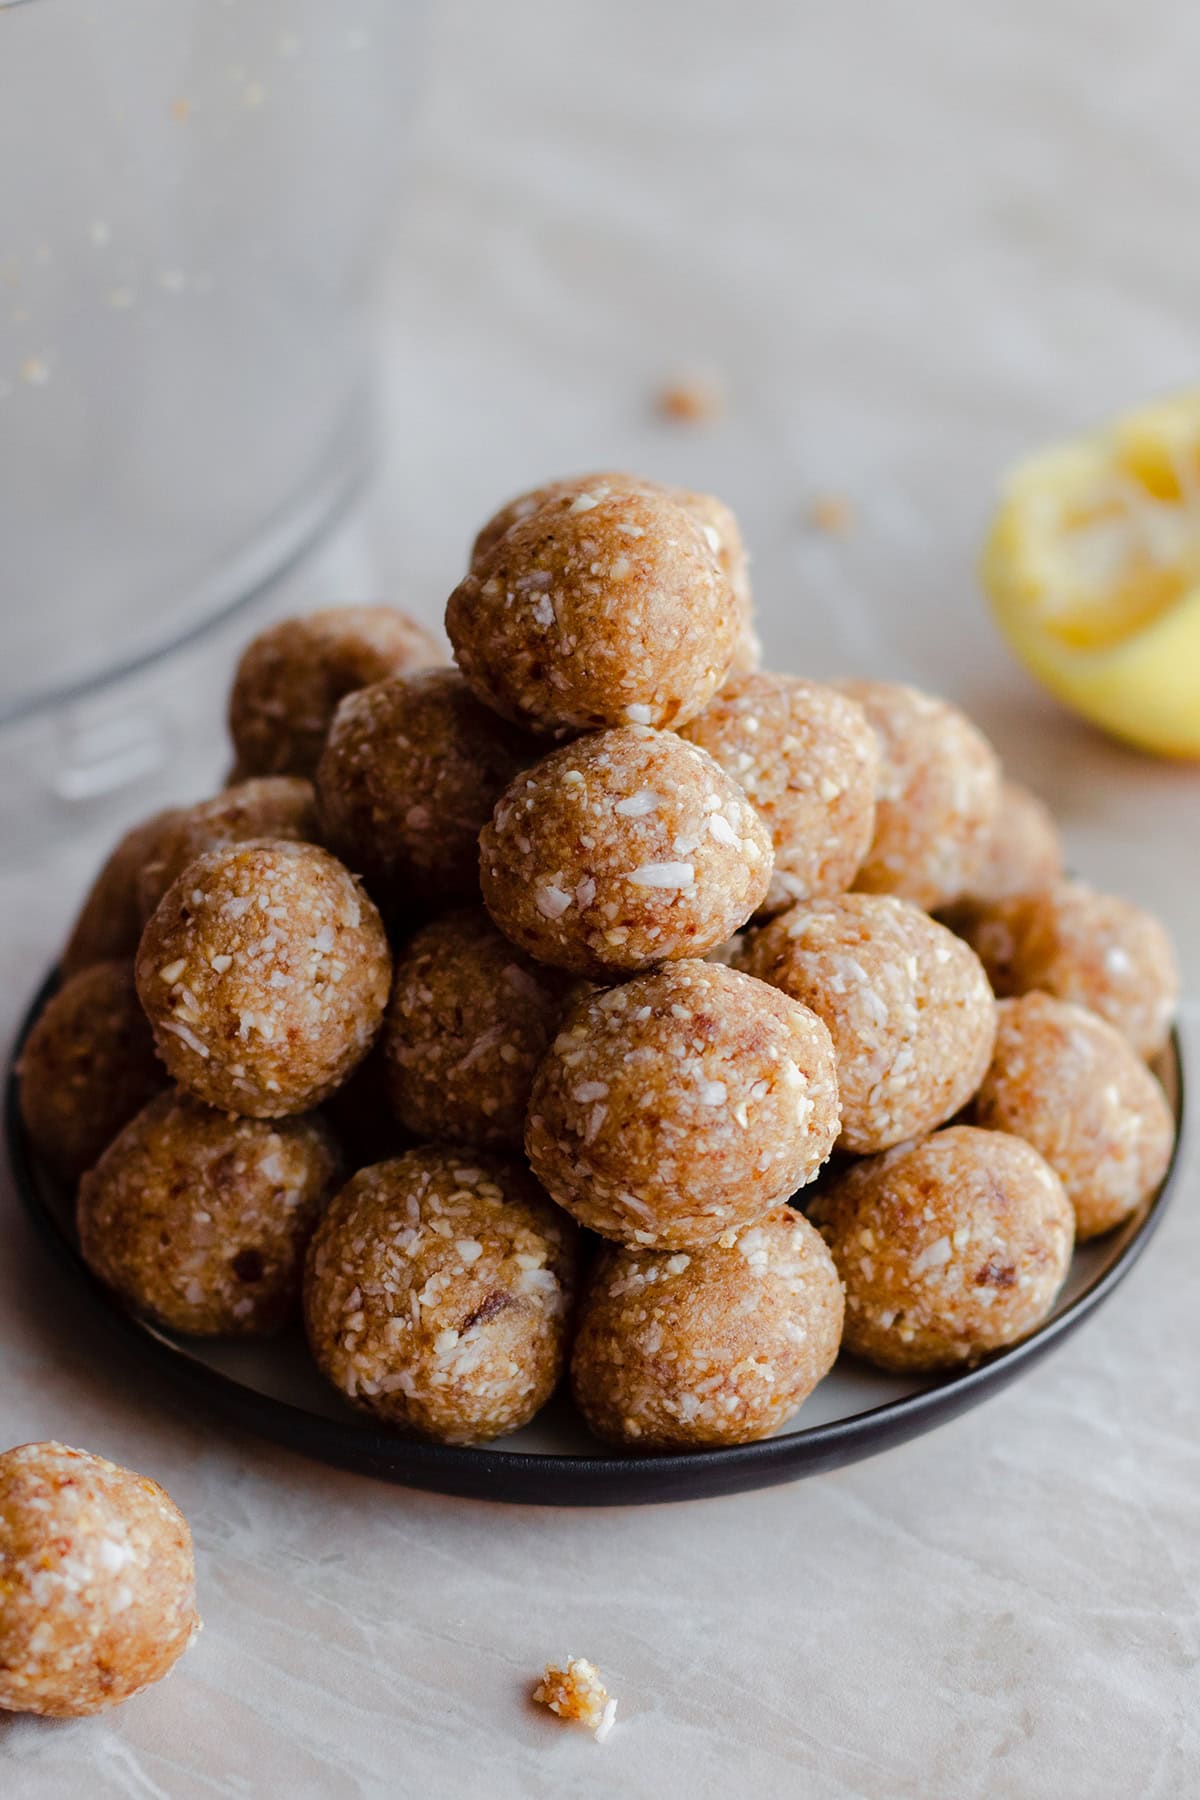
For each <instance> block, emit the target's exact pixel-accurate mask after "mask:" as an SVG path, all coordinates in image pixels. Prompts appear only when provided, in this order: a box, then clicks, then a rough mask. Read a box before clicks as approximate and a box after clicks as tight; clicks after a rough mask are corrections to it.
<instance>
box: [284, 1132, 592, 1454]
mask: <svg viewBox="0 0 1200 1800" xmlns="http://www.w3.org/2000/svg"><path fill="white" fill-rule="evenodd" d="M576 1261H577V1246H576V1238H575V1232H574V1228H573V1227H572V1225H571V1223H570V1221H569V1220H568V1219H567V1218H566V1217H565V1216H564V1215H563V1214H562V1213H560V1212H559V1211H558V1210H557V1209H556V1208H555V1207H553V1206H551V1204H550V1202H549V1201H548V1200H547V1199H546V1196H545V1195H544V1194H543V1193H542V1192H541V1191H540V1190H539V1188H538V1187H537V1186H536V1184H535V1183H534V1182H533V1181H532V1180H531V1179H530V1177H529V1175H528V1173H527V1172H526V1171H525V1170H524V1169H523V1168H521V1167H520V1166H518V1164H516V1163H515V1162H505V1161H501V1160H500V1159H499V1158H496V1157H489V1156H478V1155H475V1154H474V1153H472V1152H470V1151H467V1150H456V1149H429V1148H426V1149H422V1150H410V1151H408V1152H407V1153H406V1154H405V1155H403V1156H398V1157H395V1158H394V1159H393V1160H392V1161H391V1162H384V1163H377V1164H376V1165H375V1166H374V1167H373V1168H370V1169H362V1170H360V1172H359V1173H358V1174H357V1175H355V1176H354V1178H353V1180H351V1181H350V1182H349V1183H348V1184H347V1185H346V1187H344V1188H343V1189H342V1192H341V1193H340V1194H339V1195H338V1197H337V1199H336V1200H335V1201H334V1202H333V1204H332V1206H330V1208H329V1210H328V1212H327V1213H326V1214H325V1217H324V1219H323V1220H322V1221H321V1225H320V1227H319V1229H318V1231H317V1234H316V1236H315V1237H314V1239H313V1242H312V1248H311V1250H310V1251H309V1256H308V1269H307V1273H306V1277H305V1286H304V1310H305V1318H306V1321H307V1325H308V1340H309V1343H310V1345H311V1346H312V1352H313V1355H314V1357H315V1358H316V1360H317V1363H318V1364H319V1366H320V1368H321V1370H322V1371H323V1373H324V1374H325V1375H326V1376H327V1377H328V1378H329V1380H330V1381H331V1382H332V1383H333V1385H334V1386H335V1387H336V1388H339V1389H340V1390H341V1392H342V1393H343V1394H345V1396H346V1397H347V1399H349V1400H351V1401H353V1403H354V1404H355V1405H356V1406H358V1407H361V1408H363V1409H364V1410H365V1411H367V1412H370V1413H374V1414H375V1415H376V1416H377V1417H378V1418H381V1419H386V1420H387V1421H388V1422H389V1423H390V1424H394V1425H399V1426H401V1427H402V1428H403V1429H404V1430H406V1431H411V1432H414V1433H416V1434H417V1435H419V1436H421V1437H427V1438H435V1439H441V1440H443V1441H445V1442H447V1443H468V1442H471V1441H473V1440H479V1439H485V1438H493V1437H498V1436H500V1434H501V1433H502V1432H506V1431H515V1430H516V1429H517V1428H518V1426H520V1425H524V1424H525V1423H526V1422H527V1421H528V1420H529V1419H531V1418H532V1417H533V1415H534V1413H536V1412H537V1411H538V1409H539V1408H540V1407H541V1406H542V1405H544V1403H545V1402H546V1401H547V1400H548V1399H549V1398H550V1395H551V1393H552V1392H553V1391H554V1388H555V1387H556V1385H557V1383H558V1379H559V1376H560V1374H561V1373H562V1368H563V1363H564V1360H565V1355H566V1342H567V1323H568V1313H569V1310H570V1306H571V1302H572V1299H573V1297H574V1291H575V1274H576Z"/></svg>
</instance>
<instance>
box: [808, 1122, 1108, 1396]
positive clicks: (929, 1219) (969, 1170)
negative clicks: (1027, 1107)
mask: <svg viewBox="0 0 1200 1800" xmlns="http://www.w3.org/2000/svg"><path fill="white" fill-rule="evenodd" d="M809 1217H810V1218H811V1219H812V1221H813V1223H814V1225H816V1226H817V1227H818V1229H819V1230H820V1232H821V1235H822V1237H823V1238H824V1239H825V1242H826V1243H827V1244H828V1245H829V1248H830V1250H831V1251H832V1253H833V1260H834V1262H835V1263H836V1264H837V1269H838V1274H839V1275H840V1276H841V1278H842V1281H843V1283H844V1284H845V1289H846V1324H845V1330H844V1332H843V1335H842V1345H843V1348H844V1349H846V1350H851V1351H853V1352H854V1353H855V1354H856V1355H858V1356H864V1357H866V1358H867V1360H868V1361H869V1362H873V1363H877V1364H878V1365H879V1367H880V1368H884V1369H900V1370H909V1369H950V1368H957V1367H959V1366H960V1365H961V1364H963V1363H969V1362H974V1361H976V1360H977V1359H978V1358H979V1357H981V1356H986V1355H987V1354H988V1352H989V1351H991V1350H999V1349H1002V1348H1003V1347H1004V1345H1006V1344H1014V1343H1016V1341H1017V1339H1018V1338H1023V1337H1026V1336H1028V1334H1029V1333H1030V1332H1031V1331H1032V1330H1033V1329H1034V1327H1035V1326H1037V1325H1040V1324H1041V1322H1042V1320H1043V1319H1044V1318H1045V1317H1046V1315H1047V1313H1048V1312H1049V1311H1050V1308H1051V1307H1052V1306H1053V1304H1054V1300H1055V1296H1056V1295H1057V1293H1058V1290H1059V1289H1060V1287H1061V1286H1062V1284H1063V1281H1064V1280H1065V1279H1066V1274H1067V1269H1068V1267H1069V1266H1070V1261H1071V1250H1072V1246H1073V1244H1074V1241H1075V1216H1074V1214H1073V1212H1072V1210H1071V1203H1070V1201H1069V1200H1068V1199H1067V1196H1066V1194H1065V1193H1064V1192H1063V1185H1062V1182H1061V1181H1060V1180H1059V1179H1058V1176H1057V1175H1056V1174H1055V1173H1054V1170H1053V1169H1052V1168H1051V1167H1050V1165H1049V1163H1047V1162H1045V1161H1044V1160H1043V1158H1042V1157H1040V1156H1039V1155H1038V1153H1037V1151H1036V1150H1034V1149H1033V1148H1032V1146H1031V1145H1029V1144H1026V1143H1022V1142H1021V1140H1020V1139H1019V1138H1015V1137H1010V1136H1009V1135H1008V1133H1007V1132H1003V1131H980V1130H978V1129H976V1128H975V1127H974V1126H970V1125H953V1126H950V1127H949V1128H948V1129H947V1130H945V1131H935V1132H934V1134H933V1136H932V1137H927V1138H925V1139H924V1140H923V1141H922V1142H921V1143H919V1144H910V1145H899V1146H898V1147H897V1148H896V1149H894V1150H888V1151H885V1152H884V1154H883V1155H882V1156H876V1157H871V1158H869V1159H868V1160H867V1161H865V1162H860V1163H855V1164H854V1165H853V1166H852V1167H851V1168H850V1169H848V1170H847V1172H846V1173H845V1174H844V1175H842V1176H841V1178H840V1179H839V1180H838V1181H837V1182H835V1183H834V1184H833V1185H832V1186H831V1187H829V1188H826V1189H825V1190H824V1191H823V1192H821V1193H818V1194H817V1195H816V1197H815V1198H814V1200H813V1203H812V1205H811V1207H810V1208H809Z"/></svg>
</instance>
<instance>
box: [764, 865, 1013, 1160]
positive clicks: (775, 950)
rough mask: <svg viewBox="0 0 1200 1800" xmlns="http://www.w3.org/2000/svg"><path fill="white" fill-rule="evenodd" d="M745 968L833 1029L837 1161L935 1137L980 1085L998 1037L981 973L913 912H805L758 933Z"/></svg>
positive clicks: (870, 906)
mask: <svg viewBox="0 0 1200 1800" xmlns="http://www.w3.org/2000/svg"><path fill="white" fill-rule="evenodd" d="M741 960H742V966H743V967H745V968H748V969H749V970H750V971H751V972H752V973H753V974H755V975H757V976H759V977H760V978H761V979H762V980H764V981H769V982H771V983H772V985H773V986H775V987H778V988H781V989H782V990H783V992H784V993H785V994H790V995H791V996H792V998H793V1000H800V1001H802V1002H803V1003H804V1005H805V1006H810V1007H811V1008H812V1010H813V1011H814V1012H815V1013H817V1014H818V1015H819V1017H820V1018H822V1019H823V1020H824V1021H825V1024H826V1025H827V1026H828V1027H829V1030H830V1033H831V1035H832V1037H833V1044H834V1051H835V1053H836V1056H837V1071H838V1092H839V1094H840V1096H841V1105H842V1135H841V1139H840V1141H839V1148H840V1149H842V1150H850V1151H854V1152H856V1153H858V1154H860V1155H862V1154H866V1153H868V1152H870V1151H874V1150H886V1149H887V1148H888V1147H889V1146H890V1145H892V1144H899V1143H903V1142H904V1140H905V1139H906V1138H912V1137H919V1136H921V1135H922V1134H923V1133H925V1132H927V1131H932V1130H933V1128H934V1126H935V1125H941V1124H943V1123H944V1121H945V1120H947V1119H949V1118H951V1117H952V1116H953V1115H954V1114H955V1113H956V1112H957V1111H958V1110H959V1108H960V1107H961V1106H965V1105H966V1103H967V1101H968V1100H969V1099H970V1098H971V1095H972V1094H973V1093H974V1092H975V1090H976V1088H977V1087H978V1086H979V1083H980V1082H981V1081H982V1080H983V1076H984V1072H985V1071H986V1069H987V1066H988V1062H989V1061H990V1059H991V1054H992V1044H993V1041H994V1039H995V1033H996V1017H995V1013H996V1009H995V1004H994V1002H993V999H992V990H991V988H990V987H989V985H988V979H987V976H986V975H985V974H984V971H983V966H982V964H981V963H980V961H979V958H978V957H977V956H975V955H974V954H973V953H972V952H971V951H970V949H969V948H968V946H967V945H966V944H964V943H963V942H962V941H961V939H959V938H956V937H955V936H954V934H953V932H951V931H948V930H947V929H946V927H945V926H944V925H939V924H938V923H937V921H936V920H934V919H931V918H930V917H929V916H928V914H926V913H923V912H922V911H921V910H920V908H919V907H916V906H914V905H913V904H912V903H911V901H908V900H899V899H897V898H896V897H895V896H894V895H890V894H843V895H841V896H840V897H839V898H838V899H836V900H811V901H807V902H805V903H804V904H802V905H800V906H797V907H795V908H793V910H792V911H791V912H788V913H784V914H783V916H782V918H779V919H775V920H773V921H772V922H771V924H770V925H768V926H765V927H764V929H763V930H762V931H759V932H755V933H754V934H753V936H752V937H751V939H750V941H749V944H748V946H747V949H746V950H745V951H744V952H743V956H742V959H741Z"/></svg>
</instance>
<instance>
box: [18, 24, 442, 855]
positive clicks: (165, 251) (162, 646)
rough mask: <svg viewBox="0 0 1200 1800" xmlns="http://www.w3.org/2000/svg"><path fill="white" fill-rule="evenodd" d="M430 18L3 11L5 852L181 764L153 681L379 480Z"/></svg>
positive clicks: (178, 712) (178, 726) (177, 726)
mask: <svg viewBox="0 0 1200 1800" xmlns="http://www.w3.org/2000/svg"><path fill="white" fill-rule="evenodd" d="M421 10H422V9H421V8H420V7H419V6H418V5H417V4H415V3H414V0H353V3H352V4H344V3H338V4H330V0H170V3H169V4H164V3H163V0H17V3H14V0H0V166H2V167H3V168H4V170H5V171H6V179H5V182H4V190H3V196H2V197H0V852H2V853H11V852H12V850H13V849H14V848H15V847H17V846H20V845H23V844H24V843H25V842H27V841H28V839H29V837H30V835H31V834H33V835H46V834H47V832H56V833H61V832H62V831H63V829H65V828H67V827H69V825H70V823H71V821H72V819H78V818H79V817H80V816H81V812H82V811H83V810H84V809H86V810H87V815H88V820H89V822H90V821H91V818H92V816H93V813H94V811H95V808H96V807H97V805H99V804H101V803H102V802H104V801H105V800H106V799H107V800H109V801H111V800H112V799H113V797H114V796H117V795H119V794H120V793H121V792H122V791H123V790H125V789H127V788H129V787H130V786H131V785H132V784H136V783H139V782H141V783H143V784H144V782H145V778H146V777H148V776H149V775H151V774H152V773H153V771H154V770H155V769H156V768H158V767H159V766H160V765H162V764H163V763H164V762H165V760H166V758H167V757H168V756H169V755H170V754H171V753H172V751H173V750H174V749H177V748H178V745H177V744H173V743H172V736H173V732H174V733H175V734H176V735H177V734H178V732H179V731H181V730H185V729H186V727H187V721H186V708H185V707H184V708H181V707H179V706H177V705H176V706H173V707H172V708H171V709H170V716H169V717H156V718H155V719H153V720H147V719H143V718H141V717H140V715H139V698H138V697H139V694H140V693H141V692H142V691H143V683H142V681H141V680H140V679H139V676H140V675H141V674H144V673H145V672H146V671H148V670H149V671H153V669H154V667H155V665H156V664H157V663H158V662H161V660H162V659H163V658H164V657H165V655H166V653H167V652H168V651H170V650H172V649H173V648H175V647H177V646H178V645H180V644H181V643H183V642H187V641H189V640H191V639H193V638H195V637H197V636H198V635H199V634H202V633H203V632H204V631H205V630H206V629H207V628H209V627H211V626H212V624H213V623H214V621H218V620H220V619H221V618H222V617H223V616H224V615H227V614H229V613H230V612H231V610H233V609H235V608H237V607H239V606H241V605H243V604H244V603H245V602H246V600H247V597H248V596H250V595H251V594H253V593H254V592H256V591H258V590H260V589H261V588H262V586H263V585H264V584H265V583H267V582H269V581H270V580H271V578H272V577H274V576H275V575H276V574H277V573H278V571H279V570H280V569H281V568H283V567H284V566H285V565H287V564H288V563H289V561H292V560H294V559H295V558H296V557H297V555H298V554H299V553H300V552H301V550H302V549H303V547H304V546H305V545H306V544H307V543H309V542H310V541H311V540H312V539H313V538H314V537H315V536H316V534H317V533H318V532H319V531H320V529H321V527H322V526H323V525H324V524H325V523H326V522H327V521H328V520H329V519H330V518H331V517H332V516H333V514H334V513H335V512H336V510H337V508H338V505H339V502H341V501H342V500H343V499H344V498H345V497H346V496H347V495H348V494H349V493H350V492H351V491H352V490H353V488H354V487H355V485H356V483H357V481H358V480H359V478H360V476H361V475H362V474H363V472H364V470H365V467H366V464H367V461H368V458H369V449H370V438H371V431H370V423H371V421H370V407H369V404H368V380H367V349H368V336H369V334H368V333H367V332H366V331H365V330H364V310H365V307H366V303H367V300H368V296H369V286H370V283H369V277H370V274H371V272H372V270H373V268H374V265H375V263H376V260H377V257H378V254H379V252H380V251H381V249H382V248H383V246H384V244H385V242H386V226H387V223H388V215H389V211H390V209H391V206H392V203H393V202H394V199H395V195H396V176H397V172H398V167H399V159H400V153H401V146H402V138H403V132H404V125H405V122H406V116H407V114H408V112H409V111H410V109H411V102H412V97H413V91H414V86H415V70H416V62H417V52H418V49H419V35H420V13H421ZM243 635H244V633H243ZM176 685H177V684H176ZM160 712H161V709H160ZM130 804H134V805H136V802H135V801H131V802H130Z"/></svg>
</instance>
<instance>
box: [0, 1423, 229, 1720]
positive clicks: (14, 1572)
mask: <svg viewBox="0 0 1200 1800" xmlns="http://www.w3.org/2000/svg"><path fill="white" fill-rule="evenodd" d="M0 1595H2V1596H3V1605H0V1708H4V1709H6V1710H7V1711H10V1712H30V1713H42V1714H44V1715H45V1716H47V1717H49V1718H55V1719H65V1718H78V1717H81V1716H82V1715H84V1714H87V1713H99V1712H106V1711H107V1710H108V1708H109V1707H112V1706H119V1705H120V1704H121V1702H122V1701H123V1700H129V1699H131V1698H132V1696H133V1695H134V1694H140V1693H141V1691H142V1689H143V1688H148V1687H149V1686H150V1685H151V1684H152V1683H153V1682H155V1681H161V1679H162V1677H163V1676H164V1675H166V1674H167V1673H168V1672H169V1671H170V1670H171V1668H172V1667H173V1666H174V1664H175V1663H176V1662H177V1661H178V1660H179V1658H180V1657H181V1656H182V1654H183V1652H184V1651H185V1650H186V1649H187V1647H188V1645H189V1643H190V1642H191V1640H192V1638H193V1637H194V1636H195V1634H196V1632H197V1631H198V1630H199V1629H200V1619H199V1615H198V1614H197V1612H196V1570H195V1564H194V1562H193V1559H192V1534H191V1532H190V1531H189V1530H188V1527H187V1520H186V1519H185V1518H184V1517H183V1514H182V1513H181V1512H180V1511H179V1509H178V1507H177V1506H175V1505H174V1503H173V1502H172V1500H171V1498H170V1496H169V1495H168V1494H166V1493H164V1491H163V1489H162V1488H160V1487H159V1485H158V1483H157V1482H156V1481H148V1480H147V1479H146V1477H145V1476H144V1475H135V1474H134V1473H133V1471H132V1469H122V1468H120V1467H119V1466H118V1465H117V1464H116V1463H110V1462H106V1461H105V1460H104V1458H103V1457H102V1456H92V1455H89V1453H88V1452H87V1451H86V1450H70V1449H68V1448H67V1446H66V1445H65V1444H56V1443H47V1444H21V1445H19V1446H18V1447H17V1448H16V1449H15V1450H6V1451H4V1453H3V1454H2V1455H0Z"/></svg>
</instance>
